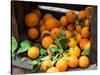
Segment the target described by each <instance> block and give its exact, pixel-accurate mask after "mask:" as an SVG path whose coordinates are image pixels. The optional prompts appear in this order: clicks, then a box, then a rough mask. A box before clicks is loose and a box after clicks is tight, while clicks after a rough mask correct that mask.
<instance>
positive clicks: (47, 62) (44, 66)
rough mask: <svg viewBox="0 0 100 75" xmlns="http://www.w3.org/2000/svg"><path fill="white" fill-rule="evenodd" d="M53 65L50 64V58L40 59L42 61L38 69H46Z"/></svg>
mask: <svg viewBox="0 0 100 75" xmlns="http://www.w3.org/2000/svg"><path fill="white" fill-rule="evenodd" d="M52 66H53V65H52V61H51V60H44V61H42V63H41V67H40V69H41V70H42V71H46V70H47V69H48V68H50V67H52Z"/></svg>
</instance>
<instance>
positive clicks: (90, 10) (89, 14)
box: [85, 7, 93, 18]
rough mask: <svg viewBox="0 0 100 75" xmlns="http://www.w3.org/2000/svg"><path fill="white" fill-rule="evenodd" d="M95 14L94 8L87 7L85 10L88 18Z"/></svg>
mask: <svg viewBox="0 0 100 75" xmlns="http://www.w3.org/2000/svg"><path fill="white" fill-rule="evenodd" d="M92 12H93V8H92V7H86V8H85V13H86V17H87V18H90V16H91V15H92Z"/></svg>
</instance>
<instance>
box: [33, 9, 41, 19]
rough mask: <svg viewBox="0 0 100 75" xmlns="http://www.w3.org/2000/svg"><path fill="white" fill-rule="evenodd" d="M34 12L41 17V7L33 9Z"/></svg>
mask: <svg viewBox="0 0 100 75" xmlns="http://www.w3.org/2000/svg"><path fill="white" fill-rule="evenodd" d="M32 12H33V13H34V14H36V15H37V16H38V18H39V19H40V18H41V12H40V10H39V9H35V10H33V11H32Z"/></svg>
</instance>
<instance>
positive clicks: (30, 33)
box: [28, 28, 39, 39]
mask: <svg viewBox="0 0 100 75" xmlns="http://www.w3.org/2000/svg"><path fill="white" fill-rule="evenodd" d="M38 35H39V32H38V30H37V29H36V28H29V29H28V37H29V38H30V39H36V38H37V37H38Z"/></svg>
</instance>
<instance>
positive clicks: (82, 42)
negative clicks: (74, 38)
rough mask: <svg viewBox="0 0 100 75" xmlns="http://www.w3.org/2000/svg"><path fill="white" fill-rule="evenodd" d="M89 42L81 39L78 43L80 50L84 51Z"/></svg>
mask: <svg viewBox="0 0 100 75" xmlns="http://www.w3.org/2000/svg"><path fill="white" fill-rule="evenodd" d="M89 42H90V41H89V40H88V39H81V40H80V43H79V46H80V48H81V49H84V48H85V47H86V45H87V44H88V43H89Z"/></svg>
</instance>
